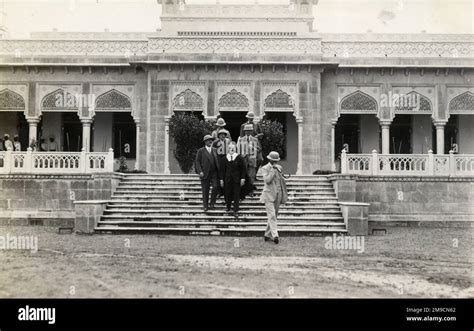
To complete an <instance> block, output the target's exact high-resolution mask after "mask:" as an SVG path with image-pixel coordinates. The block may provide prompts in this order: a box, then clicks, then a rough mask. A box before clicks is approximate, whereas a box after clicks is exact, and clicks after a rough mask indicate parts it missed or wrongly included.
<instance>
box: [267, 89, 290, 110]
mask: <svg viewBox="0 0 474 331" xmlns="http://www.w3.org/2000/svg"><path fill="white" fill-rule="evenodd" d="M263 105H264V107H265V109H294V108H295V101H294V100H293V98H292V97H291V96H290V95H289V94H288V93H286V92H284V91H282V90H281V89H278V90H276V91H275V92H273V93H272V94H270V95H269V96H267V98H266V99H265V101H264V103H263Z"/></svg>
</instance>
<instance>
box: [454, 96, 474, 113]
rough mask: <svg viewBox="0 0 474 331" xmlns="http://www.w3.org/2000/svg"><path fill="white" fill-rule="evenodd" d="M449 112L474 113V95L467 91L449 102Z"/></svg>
mask: <svg viewBox="0 0 474 331" xmlns="http://www.w3.org/2000/svg"><path fill="white" fill-rule="evenodd" d="M448 109H449V112H450V113H458V112H466V111H468V112H473V111H474V93H472V92H470V91H466V92H464V93H462V94H460V95H458V96H456V97H454V98H453V99H452V100H451V101H450V102H449V108H448Z"/></svg>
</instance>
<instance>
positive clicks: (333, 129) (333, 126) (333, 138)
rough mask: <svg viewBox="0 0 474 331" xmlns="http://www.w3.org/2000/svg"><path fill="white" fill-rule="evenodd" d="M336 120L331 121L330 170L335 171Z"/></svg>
mask: <svg viewBox="0 0 474 331" xmlns="http://www.w3.org/2000/svg"><path fill="white" fill-rule="evenodd" d="M336 124H337V120H336V121H331V153H330V155H331V170H332V171H336V155H335V154H334V153H335V152H334V150H335V149H336Z"/></svg>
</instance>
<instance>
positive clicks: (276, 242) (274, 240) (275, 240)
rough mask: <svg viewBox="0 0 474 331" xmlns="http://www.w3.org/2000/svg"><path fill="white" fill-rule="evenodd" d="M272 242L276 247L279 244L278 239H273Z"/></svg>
mask: <svg viewBox="0 0 474 331" xmlns="http://www.w3.org/2000/svg"><path fill="white" fill-rule="evenodd" d="M273 242H274V243H275V244H277V245H278V244H279V243H280V239H278V237H275V239H273Z"/></svg>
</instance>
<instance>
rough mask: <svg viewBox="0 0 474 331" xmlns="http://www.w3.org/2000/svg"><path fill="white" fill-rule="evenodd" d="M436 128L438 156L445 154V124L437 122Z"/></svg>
mask: <svg viewBox="0 0 474 331" xmlns="http://www.w3.org/2000/svg"><path fill="white" fill-rule="evenodd" d="M434 125H435V127H436V154H438V155H440V154H444V127H445V126H446V123H445V122H435V124H434Z"/></svg>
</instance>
